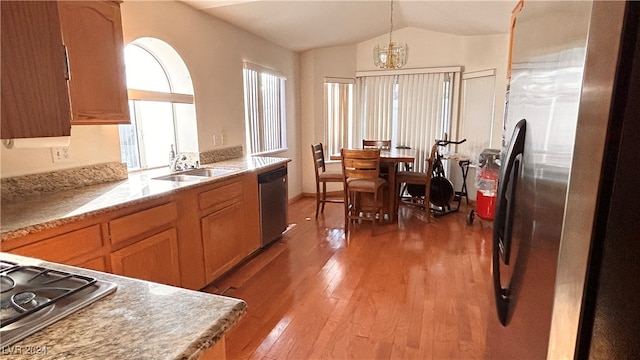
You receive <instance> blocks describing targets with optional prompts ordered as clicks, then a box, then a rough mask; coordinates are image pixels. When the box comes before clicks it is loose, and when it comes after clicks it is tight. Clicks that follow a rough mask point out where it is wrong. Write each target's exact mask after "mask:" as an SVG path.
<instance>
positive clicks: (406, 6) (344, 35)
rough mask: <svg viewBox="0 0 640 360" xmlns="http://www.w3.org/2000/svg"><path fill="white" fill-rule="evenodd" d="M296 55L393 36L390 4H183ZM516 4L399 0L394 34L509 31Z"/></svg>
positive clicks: (379, 0)
mask: <svg viewBox="0 0 640 360" xmlns="http://www.w3.org/2000/svg"><path fill="white" fill-rule="evenodd" d="M182 1H183V2H185V3H187V4H189V5H191V6H193V7H195V8H197V9H200V10H202V11H204V12H206V13H209V14H211V15H213V16H215V17H217V18H220V19H222V20H224V21H226V22H228V23H231V24H233V25H235V26H237V27H239V28H242V29H245V30H247V31H249V32H251V33H253V34H256V35H258V36H260V37H262V38H264V39H267V40H269V41H271V42H273V43H276V44H278V45H280V46H283V47H285V48H288V49H291V50H294V51H305V50H309V49H315V48H322V47H329V46H340V45H351V44H356V43H359V42H361V41H364V40H368V39H371V38H374V37H377V36H380V35H384V34H388V33H389V25H390V5H391V3H390V2H389V1H386V0H349V1H332V0H289V1H273V0H229V1H227V0H182ZM516 3H517V1H516V0H501V1H463V0H450V1H431V0H422V1H414V0H395V1H394V4H393V6H394V14H393V23H394V29H395V30H397V29H401V28H404V27H415V28H420V29H425V30H430V31H438V32H445V33H450V34H455V35H489V34H506V33H508V32H509V26H510V14H511V10H512V9H513V7H514V6H515V4H516Z"/></svg>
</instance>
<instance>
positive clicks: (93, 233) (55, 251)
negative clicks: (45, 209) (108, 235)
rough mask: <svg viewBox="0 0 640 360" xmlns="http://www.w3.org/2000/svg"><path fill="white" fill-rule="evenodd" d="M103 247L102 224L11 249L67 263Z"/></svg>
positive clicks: (19, 252) (39, 257) (18, 252)
mask: <svg viewBox="0 0 640 360" xmlns="http://www.w3.org/2000/svg"><path fill="white" fill-rule="evenodd" d="M101 247H102V234H101V232H100V225H99V224H96V225H92V226H89V227H86V228H83V229H80V230H75V231H72V232H68V233H66V234H62V235H58V236H55V237H52V238H49V239H46V240H43V241H40V242H37V243H34V244H30V245H27V246H23V247H19V248H17V249H14V250H11V252H12V253H14V254H18V255H23V256H29V257H35V258H38V259H43V260H47V261H53V262H62V263H65V262H67V261H68V260H70V259H73V258H76V257H78V256H81V255H84V254H88V253H90V252H92V251H97V250H99V249H100V248H101Z"/></svg>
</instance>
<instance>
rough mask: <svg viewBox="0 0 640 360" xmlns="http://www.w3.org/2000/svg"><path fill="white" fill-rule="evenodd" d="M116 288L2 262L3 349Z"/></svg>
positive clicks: (0, 331) (0, 313) (0, 333)
mask: <svg viewBox="0 0 640 360" xmlns="http://www.w3.org/2000/svg"><path fill="white" fill-rule="evenodd" d="M116 287H117V286H116V285H115V284H113V283H110V282H106V281H101V280H98V279H96V278H93V277H88V276H83V275H78V274H73V273H69V272H64V271H58V270H54V269H49V268H45V267H40V266H31V265H20V264H16V263H13V262H8V261H4V260H0V298H1V299H0V346H2V347H3V348H4V347H6V346H9V345H12V344H13V343H15V342H17V341H19V340H22V339H24V338H25V337H27V336H29V335H31V334H33V333H35V332H36V331H38V330H41V329H43V328H45V327H47V326H49V325H51V324H53V323H54V322H56V321H58V320H60V319H62V318H63V317H65V316H67V315H69V314H71V313H73V312H75V311H77V310H79V309H81V308H83V307H85V306H87V305H89V304H91V303H93V302H95V301H97V300H99V299H101V298H103V297H104V296H106V295H108V294H110V293H112V292H114V291H115V290H116Z"/></svg>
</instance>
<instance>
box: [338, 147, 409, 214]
mask: <svg viewBox="0 0 640 360" xmlns="http://www.w3.org/2000/svg"><path fill="white" fill-rule="evenodd" d="M415 158H416V150H412V149H389V150H380V167H383V166H384V167H386V168H387V169H388V174H389V178H388V180H387V181H388V182H389V191H388V201H387V208H386V209H385V210H386V213H387V216H388V218H389V221H390V222H395V221H396V220H397V218H398V192H399V191H400V184H397V183H396V174H397V171H398V164H399V163H413V162H414V161H415ZM329 159H330V160H342V157H341V156H340V154H332V155H330V156H329Z"/></svg>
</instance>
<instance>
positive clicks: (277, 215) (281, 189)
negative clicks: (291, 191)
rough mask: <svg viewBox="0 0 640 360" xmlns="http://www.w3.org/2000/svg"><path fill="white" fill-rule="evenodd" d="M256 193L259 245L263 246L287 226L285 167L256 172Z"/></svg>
mask: <svg viewBox="0 0 640 360" xmlns="http://www.w3.org/2000/svg"><path fill="white" fill-rule="evenodd" d="M258 193H259V197H260V238H261V246H262V247H265V246H267V245H269V244H270V243H272V242H273V241H275V240H277V239H278V238H280V237H281V236H282V232H284V231H285V230H286V228H287V168H286V167H284V166H283V167H280V168H277V169H275V170H271V171H267V172H264V173H261V174H258Z"/></svg>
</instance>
